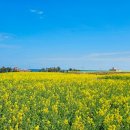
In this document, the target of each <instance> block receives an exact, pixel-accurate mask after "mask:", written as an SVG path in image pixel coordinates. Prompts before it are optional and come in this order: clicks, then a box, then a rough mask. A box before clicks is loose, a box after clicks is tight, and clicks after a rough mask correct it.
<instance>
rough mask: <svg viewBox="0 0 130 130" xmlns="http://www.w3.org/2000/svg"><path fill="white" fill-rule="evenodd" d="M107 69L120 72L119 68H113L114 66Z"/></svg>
mask: <svg viewBox="0 0 130 130" xmlns="http://www.w3.org/2000/svg"><path fill="white" fill-rule="evenodd" d="M109 71H112V72H121V70H119V69H117V68H115V67H112V68H111V69H110V70H109Z"/></svg>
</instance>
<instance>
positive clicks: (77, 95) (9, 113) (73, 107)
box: [0, 72, 130, 130]
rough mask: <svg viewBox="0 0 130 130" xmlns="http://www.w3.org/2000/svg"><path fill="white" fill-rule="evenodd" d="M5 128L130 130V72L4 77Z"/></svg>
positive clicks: (0, 109) (1, 124) (1, 119)
mask: <svg viewBox="0 0 130 130" xmlns="http://www.w3.org/2000/svg"><path fill="white" fill-rule="evenodd" d="M0 96H1V98H0V129H2V130H6V129H7V130H8V129H9V130H13V129H14V130H23V129H30V130H34V129H35V130H40V129H41V130H42V129H46V130H47V129H48V130H50V129H54V130H59V129H63V130H64V129H73V130H93V129H101V128H102V129H106V130H107V129H108V130H118V129H126V130H127V129H128V130H129V129H130V115H129V114H130V74H129V73H126V74H125V73H123V74H117V73H115V74H111V73H108V74H78V73H42V72H37V73H35V72H34V73H31V72H19V73H4V74H3V73H2V74H1V73H0Z"/></svg>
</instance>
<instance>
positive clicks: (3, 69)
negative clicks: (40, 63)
mask: <svg viewBox="0 0 130 130" xmlns="http://www.w3.org/2000/svg"><path fill="white" fill-rule="evenodd" d="M75 71H79V70H77V69H73V68H69V69H67V70H65V69H61V68H60V67H59V66H58V67H49V68H42V69H40V70H39V72H75ZM6 72H28V70H20V69H18V68H17V67H14V68H11V67H4V66H3V67H1V68H0V73H6ZM29 72H30V71H29ZM32 72H33V71H32Z"/></svg>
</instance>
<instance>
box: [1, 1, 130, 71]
mask: <svg viewBox="0 0 130 130" xmlns="http://www.w3.org/2000/svg"><path fill="white" fill-rule="evenodd" d="M129 7H130V1H128V0H127V1H126V0H124V1H122V0H106V1H104V0H91V1H90V0H30V1H29V0H28V1H27V0H0V66H11V67H14V66H18V67H20V68H42V67H51V66H61V67H62V68H69V67H73V68H78V69H109V68H111V67H113V66H114V67H117V68H119V69H127V70H128V69H129V70H130V8H129Z"/></svg>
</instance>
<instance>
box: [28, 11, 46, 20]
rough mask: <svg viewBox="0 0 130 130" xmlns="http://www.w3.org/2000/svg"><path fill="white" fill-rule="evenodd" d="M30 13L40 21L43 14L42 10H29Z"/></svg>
mask: <svg viewBox="0 0 130 130" xmlns="http://www.w3.org/2000/svg"><path fill="white" fill-rule="evenodd" d="M30 12H31V13H34V14H35V15H38V16H40V19H42V18H43V14H44V12H43V11H42V10H36V9H30Z"/></svg>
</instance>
